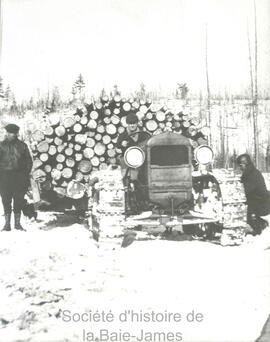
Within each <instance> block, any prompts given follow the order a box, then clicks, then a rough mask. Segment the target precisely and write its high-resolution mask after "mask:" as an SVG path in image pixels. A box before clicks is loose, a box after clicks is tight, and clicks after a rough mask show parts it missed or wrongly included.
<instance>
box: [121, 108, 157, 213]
mask: <svg viewBox="0 0 270 342" xmlns="http://www.w3.org/2000/svg"><path fill="white" fill-rule="evenodd" d="M138 122H139V120H138V117H137V115H136V114H133V113H129V114H128V115H127V117H126V123H127V128H126V129H125V131H124V132H123V133H121V134H120V135H119V137H118V139H117V144H116V145H117V148H119V149H121V150H122V156H121V158H120V159H121V160H120V164H121V168H122V173H123V179H124V184H125V185H127V184H129V180H132V182H133V184H134V185H135V193H134V194H135V200H133V197H132V196H131V195H130V196H129V200H128V201H127V202H128V207H130V208H128V209H127V211H129V210H130V209H131V207H133V209H134V211H137V209H138V208H141V209H145V207H146V204H145V201H146V199H147V198H146V197H147V196H146V193H145V184H146V167H145V165H142V166H141V167H140V168H139V170H134V169H128V168H127V167H126V165H125V163H124V162H123V156H124V153H125V151H126V150H127V149H128V148H129V147H131V146H138V145H140V144H141V143H143V142H144V141H147V140H148V139H149V138H151V135H150V134H149V133H147V132H144V131H142V130H140V129H139V127H138ZM131 203H133V204H131ZM135 208H136V209H135ZM133 209H131V211H132V210H133Z"/></svg>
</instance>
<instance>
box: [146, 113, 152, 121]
mask: <svg viewBox="0 0 270 342" xmlns="http://www.w3.org/2000/svg"><path fill="white" fill-rule="evenodd" d="M145 118H146V119H147V120H152V119H153V113H151V112H149V113H147V114H146V115H145Z"/></svg>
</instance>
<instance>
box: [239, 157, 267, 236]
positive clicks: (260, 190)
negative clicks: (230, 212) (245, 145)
mask: <svg viewBox="0 0 270 342" xmlns="http://www.w3.org/2000/svg"><path fill="white" fill-rule="evenodd" d="M237 164H238V165H239V167H240V169H241V171H242V177H241V181H242V183H243V185H244V189H245V194H246V198H247V204H248V212H247V223H248V224H249V225H250V226H251V227H252V228H253V230H254V235H257V234H260V233H261V231H262V230H263V229H264V228H266V227H267V226H268V222H267V221H265V220H264V219H262V218H261V216H266V215H269V214H270V195H269V192H268V191H267V189H266V185H265V181H264V178H263V175H262V174H261V172H260V171H259V170H257V169H256V168H255V166H254V165H253V163H252V161H251V159H250V156H249V155H248V154H241V155H240V156H239V157H238V158H237Z"/></svg>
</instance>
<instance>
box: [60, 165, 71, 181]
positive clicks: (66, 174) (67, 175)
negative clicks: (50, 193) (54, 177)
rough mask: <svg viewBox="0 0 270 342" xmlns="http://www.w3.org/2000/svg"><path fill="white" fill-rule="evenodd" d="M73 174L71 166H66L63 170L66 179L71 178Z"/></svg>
mask: <svg viewBox="0 0 270 342" xmlns="http://www.w3.org/2000/svg"><path fill="white" fill-rule="evenodd" d="M72 175H73V171H72V169H71V168H69V167H65V168H64V169H63V170H62V177H63V178H65V179H70V178H71V177H72Z"/></svg>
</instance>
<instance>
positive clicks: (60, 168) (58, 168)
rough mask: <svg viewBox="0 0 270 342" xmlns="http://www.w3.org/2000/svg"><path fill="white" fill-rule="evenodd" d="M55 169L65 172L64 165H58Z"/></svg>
mask: <svg viewBox="0 0 270 342" xmlns="http://www.w3.org/2000/svg"><path fill="white" fill-rule="evenodd" d="M55 168H56V170H59V171H61V170H63V168H64V165H63V164H62V163H58V164H56V166H55Z"/></svg>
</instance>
